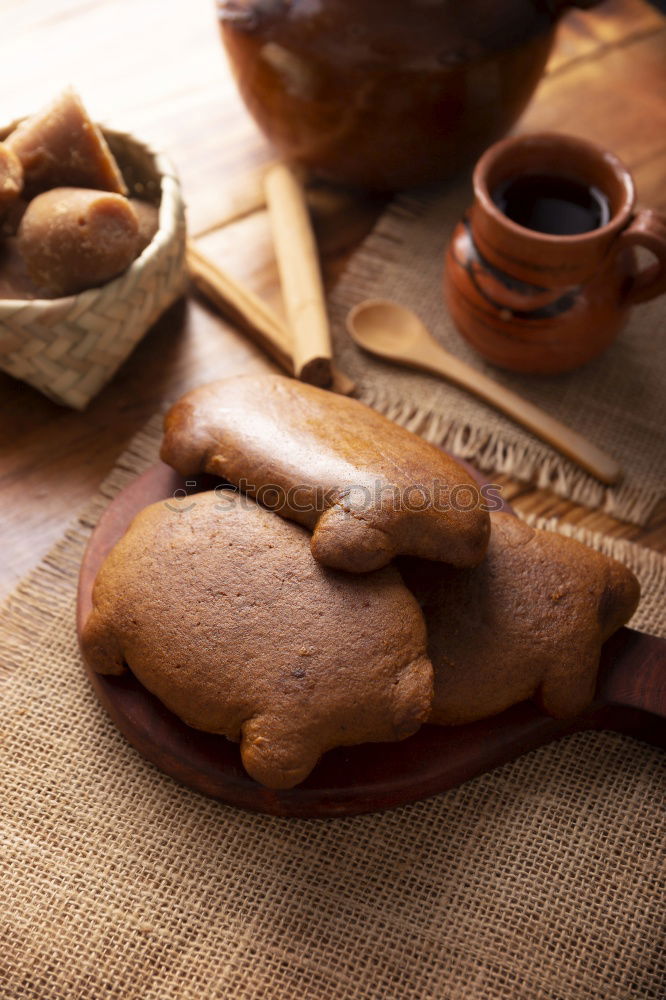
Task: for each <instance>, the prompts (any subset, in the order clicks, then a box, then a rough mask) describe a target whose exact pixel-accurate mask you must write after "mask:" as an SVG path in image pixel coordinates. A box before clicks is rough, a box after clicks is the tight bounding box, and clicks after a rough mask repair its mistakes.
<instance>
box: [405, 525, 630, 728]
mask: <svg viewBox="0 0 666 1000" xmlns="http://www.w3.org/2000/svg"><path fill="white" fill-rule="evenodd" d="M491 523H492V531H491V535H490V545H489V547H488V554H487V556H486V558H485V560H484V561H483V562H482V563H481V565H480V566H477V567H476V568H475V569H471V570H461V569H458V570H457V569H453V568H451V567H448V566H438V565H435V564H433V563H426V562H421V561H417V560H403V561H402V562H401V565H400V568H401V571H402V573H403V578H404V579H405V582H406V583H407V584H408V586H409V587H410V589H411V590H412V592H413V593H414V594H415V595H416V597H417V599H418V600H419V603H420V604H421V606H422V609H423V613H424V615H425V619H426V624H427V628H428V652H429V654H430V658H431V660H432V663H433V666H434V668H435V697H434V700H433V708H432V714H431V717H430V720H429V721H431V722H435V723H440V724H442V725H456V724H459V723H464V722H473V721H474V720H476V719H483V718H486V717H487V716H489V715H495V714H496V713H498V712H502V711H503V710H504V709H505V708H508V707H509V706H510V705H514V704H516V703H517V702H520V701H524V700H525V699H527V698H532V697H535V698H536V699H537V701H538V702H539V704H540V705H541V707H542V708H543V709H544V711H546V712H547V713H548V714H549V715H553V716H561V717H566V716H573V715H577V714H578V713H579V712H581V711H582V710H583V709H584V708H585V707H586V706H587V705H588V704H589V702H590V701H591V700H592V697H593V695H594V689H595V684H596V676H597V669H598V666H599V656H600V651H601V644H602V643H603V642H605V640H606V639H607V638H608V637H609V636H610V635H612V633H613V632H615V630H616V629H618V628H619V627H620V626H621V625H623V624H624V623H625V622H626V621H628V620H629V619H630V618H631V616H632V614H633V613H634V611H635V610H636V606H637V604H638V598H639V586H638V581H637V580H636V577H635V576H634V574H633V573H632V572H631V570H629V569H627V568H626V567H625V566H623V565H622V564H621V563H619V562H616V560H614V559H609V558H608V557H607V556H604V555H601V554H600V553H598V552H595V551H594V550H593V549H589V548H587V546H585V545H582V544H581V543H580V542H577V541H574V540H573V539H571V538H565V537H563V536H562V535H556V534H553V533H551V532H548V531H537V530H535V529H534V528H530V527H528V526H527V525H526V524H524V523H523V522H522V521H519V520H518V518H517V517H513V516H511V515H510V514H492V515H491Z"/></svg>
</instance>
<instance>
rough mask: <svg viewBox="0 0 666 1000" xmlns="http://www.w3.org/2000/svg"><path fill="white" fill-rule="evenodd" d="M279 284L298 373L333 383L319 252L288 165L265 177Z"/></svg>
mask: <svg viewBox="0 0 666 1000" xmlns="http://www.w3.org/2000/svg"><path fill="white" fill-rule="evenodd" d="M264 189H265V192H266V202H267V205H268V212H269V216H270V220H271V227H272V230H273V242H274V244H275V255H276V257H277V263H278V270H279V272H280V283H281V285H282V294H283V296H284V304H285V309H286V311H287V317H288V319H289V327H290V330H291V333H292V336H293V359H294V374H295V375H296V377H297V378H300V379H302V380H303V381H304V382H311V383H312V384H314V385H320V386H327V385H329V384H330V381H331V358H332V349H331V335H330V330H329V326H328V317H327V315H326V304H325V299H324V289H323V286H322V280H321V272H320V269H319V256H318V253H317V245H316V243H315V239H314V235H313V233H312V227H311V225H310V216H309V213H308V209H307V204H306V201H305V193H304V190H303V186H302V185H301V183H300V181H299V180H298V178H297V177H296V175H295V173H294V172H293V171H292V170H291V169H290V168H289V167H288V166H287V165H286V164H284V163H278V164H276V165H275V166H274V167H271V168H270V169H269V170H268V171H267V173H266V176H265V178H264Z"/></svg>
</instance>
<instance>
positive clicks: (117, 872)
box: [0, 421, 666, 1000]
mask: <svg viewBox="0 0 666 1000" xmlns="http://www.w3.org/2000/svg"><path fill="white" fill-rule="evenodd" d="M158 441H159V421H158V422H153V423H152V424H151V425H150V426H149V427H148V428H147V429H146V431H145V432H144V433H142V434H141V435H139V436H138V437H137V438H136V439H135V441H134V443H133V445H132V447H131V448H130V449H129V451H128V452H127V453H126V454H125V455H124V456H123V458H122V459H121V461H120V463H119V465H118V467H117V468H116V469H115V470H114V472H113V473H112V475H111V476H110V477H109V479H108V480H107V481H106V483H105V484H104V486H103V488H102V490H101V492H100V495H99V496H98V497H97V498H96V499H95V500H94V502H93V503H92V504H91V505H90V507H89V508H88V509H87V511H86V512H85V513H84V515H83V516H82V517H81V518H79V519H78V520H77V522H76V523H75V524H74V525H73V526H72V528H71V529H70V531H68V532H67V534H66V536H65V537H64V538H63V539H62V541H61V542H60V543H59V544H58V545H57V546H56V548H55V549H54V550H53V551H52V552H51V554H50V555H49V556H48V558H47V559H46V560H45V561H44V562H43V563H42V564H41V565H40V566H39V568H38V569H37V570H36V571H35V572H34V573H33V574H32V575H31V576H30V577H29V578H28V579H27V580H26V581H25V582H24V583H23V584H22V585H21V586H20V587H19V588H18V589H17V591H16V592H15V593H14V595H13V596H12V598H11V599H10V600H9V602H8V604H7V605H6V606H5V608H4V609H3V613H2V617H1V618H0V665H1V669H0V703H1V716H0V718H1V719H2V722H1V723H0V749H1V753H2V767H1V769H0V787H1V790H2V792H1V794H2V803H3V809H2V816H1V818H0V842H1V843H2V850H1V852H0V998H2V1000H102V998H105V1000H214V998H215V1000H222V998H224V1000H295V998H298V1000H379V998H382V1000H384V998H386V1000H429V998H432V1000H663V997H664V993H665V991H666V959H665V957H664V951H663V937H662V935H663V923H664V910H665V907H664V888H665V887H664V871H665V865H664V853H663V851H664V844H663V816H664V806H665V805H666V767H665V765H664V758H663V755H661V754H660V753H659V752H658V751H657V750H655V749H654V748H652V747H648V746H645V745H644V744H642V743H639V742H637V741H633V740H630V739H628V738H626V737H622V736H619V735H614V734H604V733H589V734H584V735H579V736H575V737H572V738H569V739H567V740H565V741H562V742H560V743H558V744H553V745H551V746H549V747H546V748H544V749H542V750H540V751H537V752H534V753H531V754H528V755H527V756H525V757H523V758H522V759H521V760H519V761H517V762H516V763H514V764H511V765H508V766H505V767H503V768H501V769H499V770H497V771H495V772H493V773H491V774H488V775H484V776H483V777H480V778H477V779H476V780H475V781H472V782H469V783H468V784H466V785H464V786H463V787H461V788H459V789H456V790H454V791H452V792H449V793H447V794H446V795H440V796H438V797H436V798H434V799H430V800H428V801H426V802H422V803H419V804H417V805H414V806H409V807H404V808H401V809H397V810H395V811H392V812H387V813H382V814H376V815H371V816H364V817H359V818H353V819H352V818H350V819H340V820H330V821H307V820H284V819H273V818H269V817H265V816H257V815H252V814H247V813H242V812H239V811H236V810H234V809H231V808H229V807H226V806H223V805H220V804H219V803H216V802H214V801H211V800H208V799H205V798H203V797H201V796H199V795H197V794H195V793H193V792H191V791H189V790H187V789H185V788H183V787H181V786H179V785H178V784H176V783H175V782H174V781H172V780H171V779H170V778H167V777H165V776H164V775H163V774H161V773H160V772H159V771H157V770H156V769H155V768H154V767H152V766H151V765H150V764H148V763H147V762H146V761H144V760H143V759H142V758H141V757H140V756H139V755H138V754H137V753H136V752H135V751H134V750H133V749H132V748H131V747H130V746H129V745H128V744H127V743H126V742H125V741H124V739H123V738H122V737H121V736H120V734H119V733H118V732H117V731H116V729H115V728H114V726H113V724H112V723H111V721H110V720H109V718H108V717H107V716H106V714H105V713H104V712H103V710H102V709H101V708H100V706H99V704H98V703H97V701H96V699H95V696H94V695H93V693H92V690H91V688H90V685H89V683H88V681H87V679H86V677H85V675H84V672H83V669H82V665H81V661H80V658H79V653H78V650H77V644H76V637H75V624H74V610H75V591H76V582H77V576H78V569H79V564H80V560H81V555H82V552H83V548H84V546H85V542H86V540H87V537H88V536H89V533H90V530H91V528H92V526H93V525H94V523H95V522H96V520H97V519H98V517H99V514H100V513H101V511H102V509H103V508H104V506H105V505H106V504H107V503H108V501H109V499H110V498H111V497H112V496H114V495H115V494H116V493H117V491H118V490H119V489H121V488H122V487H123V486H125V485H127V484H128V483H129V482H131V481H132V479H133V478H134V477H135V476H136V474H137V473H138V472H140V471H142V470H143V469H144V468H146V467H147V466H148V465H150V464H151V463H152V462H153V461H154V460H155V457H156V454H157V447H158ZM625 544H626V543H625ZM634 548H636V549H637V548H638V547H637V546H634ZM658 558H659V557H657V559H658ZM650 574H651V577H650V579H651V580H652V582H653V584H654V585H656V586H657V587H659V586H661V587H663V584H664V565H663V561H662V563H659V562H658V561H654V563H653V564H652V565H651V568H650ZM658 607H659V605H658V602H656V603H655V608H658ZM650 623H651V622H649V623H648V624H650ZM662 625H663V622H662Z"/></svg>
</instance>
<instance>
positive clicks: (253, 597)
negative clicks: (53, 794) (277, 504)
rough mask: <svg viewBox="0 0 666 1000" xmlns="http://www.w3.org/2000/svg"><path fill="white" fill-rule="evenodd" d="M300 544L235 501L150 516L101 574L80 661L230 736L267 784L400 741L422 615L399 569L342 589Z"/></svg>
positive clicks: (257, 510) (424, 702)
mask: <svg viewBox="0 0 666 1000" xmlns="http://www.w3.org/2000/svg"><path fill="white" fill-rule="evenodd" d="M308 542H309V539H308V535H307V532H306V531H305V530H304V529H303V528H301V527H299V526H298V525H296V524H293V523H290V522H289V521H285V520H283V519H282V518H279V517H276V516H275V515H274V514H272V513H271V512H270V511H267V510H265V509H264V508H262V507H260V506H259V505H258V504H256V503H255V502H254V501H253V500H251V499H249V498H248V497H246V496H243V495H242V494H239V493H235V492H230V491H225V492H223V493H221V492H220V491H211V492H208V493H201V494H198V495H196V496H194V497H193V498H192V505H191V507H190V508H189V509H188V510H186V511H182V512H177V511H174V510H173V508H171V507H170V505H169V503H168V502H164V503H157V504H153V505H152V506H150V507H147V508H146V509H145V510H144V511H142V512H141V513H140V514H139V515H138V516H137V517H136V518H135V520H134V521H133V522H132V524H131V526H130V528H129V530H128V532H127V533H126V534H125V536H124V537H123V538H122V539H121V540H120V541H119V542H118V544H117V545H116V546H115V548H114V549H113V550H112V551H111V553H110V555H109V556H108V557H107V559H106V561H105V562H104V564H103V566H102V568H101V570H100V572H99V574H98V577H97V580H96V582H95V587H94V592H93V611H92V612H91V614H90V617H89V618H88V621H87V623H86V625H85V627H84V630H83V634H82V639H81V644H82V650H83V654H84V656H85V658H86V660H87V661H88V662H89V664H90V665H91V667H92V668H93V669H94V670H96V671H98V672H100V673H110V674H118V673H121V672H122V671H123V669H124V667H125V664H127V665H128V666H129V667H130V668H131V670H132V671H133V673H134V674H135V676H136V677H137V678H138V679H139V680H140V681H141V683H142V684H144V685H145V687H147V688H148V689H149V690H150V691H152V692H153V693H154V694H155V695H156V696H157V697H158V698H159V699H160V700H161V701H162V702H163V703H164V704H165V705H166V706H167V707H168V708H169V709H170V710H171V711H172V712H175V713H176V715H178V716H180V718H181V719H183V720H184V721H185V722H186V723H188V724H189V725H190V726H193V727H195V728H196V729H201V730H205V731H206V732H212V733H220V734H224V735H225V736H227V737H228V738H229V739H231V740H235V741H238V740H240V744H241V747H240V749H241V755H242V759H243V763H244V765H245V768H246V769H247V771H248V773H249V774H250V775H251V776H252V777H253V778H255V779H256V780H257V781H259V782H261V783H262V784H264V785H267V786H269V787H271V788H291V787H292V786H293V785H296V784H298V782H300V781H303V779H304V778H306V777H307V775H308V774H309V773H310V771H311V770H312V768H313V767H314V765H315V764H316V762H317V760H318V759H319V757H320V755H321V754H322V753H323V752H324V751H326V750H328V749H330V748H332V747H336V746H347V745H351V744H355V743H363V742H368V741H369V742H382V741H387V740H399V739H402V738H404V737H406V736H409V735H410V734H411V733H413V732H414V731H415V730H416V729H417V728H418V727H419V725H420V724H421V722H422V721H423V720H424V719H425V717H426V716H427V715H428V713H429V711H430V705H431V701H432V667H431V664H430V661H429V659H428V657H427V655H426V651H425V648H426V634H425V625H424V622H423V617H422V614H421V612H420V610H419V607H418V604H417V603H416V601H415V599H414V598H413V597H412V595H411V594H410V593H409V591H408V590H407V588H406V587H405V585H404V584H403V582H402V580H401V578H400V574H399V573H398V571H397V570H396V569H395V568H394V567H387V568H385V569H382V570H379V571H377V572H375V573H372V574H369V575H367V576H364V577H361V578H358V577H350V576H349V575H347V574H343V573H338V572H336V571H334V570H329V569H326V568H324V567H322V566H320V565H319V564H318V563H316V562H315V561H314V559H312V557H311V555H310V549H309V544H308Z"/></svg>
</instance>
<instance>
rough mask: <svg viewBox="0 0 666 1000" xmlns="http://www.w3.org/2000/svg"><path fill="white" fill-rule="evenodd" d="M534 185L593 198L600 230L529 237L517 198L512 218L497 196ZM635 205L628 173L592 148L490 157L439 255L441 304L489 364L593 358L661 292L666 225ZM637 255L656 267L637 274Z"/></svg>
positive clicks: (509, 144) (529, 143) (512, 151)
mask: <svg viewBox="0 0 666 1000" xmlns="http://www.w3.org/2000/svg"><path fill="white" fill-rule="evenodd" d="M542 182H545V183H546V184H548V183H555V184H556V185H560V187H561V185H562V184H563V185H565V187H564V188H563V189H562V190H567V187H566V186H567V185H569V187H571V185H574V186H575V188H572V190H573V189H575V190H576V191H580V190H583V191H586V192H590V193H591V194H590V197H592V194H594V196H595V197H596V198H597V199H598V202H599V206H600V208H599V212H600V215H599V219H598V224H597V225H596V226H595V227H594V228H590V229H588V230H587V231H583V232H574V233H573V234H568V233H566V232H565V234H564V235H559V234H558V232H561V229H560V230H557V227H555V229H556V231H555V232H553V231H552V229H551V231H550V232H544V231H539V230H538V229H534V228H528V227H527V226H526V225H523V224H520V223H519V222H516V221H514V219H515V217H516V216H517V217H518V218H521V221H524V218H523V209H525V205H526V199H524V200H523V202H522V204H521V202H520V201H518V202H517V203H515V204H513V211H512V213H511V214H513V215H514V218H513V219H512V218H509V215H508V214H506V212H508V211H509V209H508V208H507V206H506V203H504V202H503V201H502V197H500V196H499V195H498V192H502V191H506V190H508V189H509V187H510V185H513V186H514V187H513V189H514V191H517V192H519V193H520V192H521V191H522V192H527V193H529V191H530V185H532V193H534V190H536V191H537V193H538V191H539V187H538V185H539V184H540V183H542ZM521 185H522V186H521ZM550 204H551V206H552V205H553V203H552V202H551V203H550ZM634 204H635V192H634V183H633V180H632V177H631V174H630V173H629V171H628V170H627V168H626V167H625V166H624V165H623V164H622V163H621V161H620V160H619V159H618V158H617V157H616V156H614V155H613V154H612V153H609V152H607V151H606V150H604V149H602V148H600V147H598V146H596V145H594V144H593V143H590V142H587V141H585V140H583V139H577V138H574V137H573V136H568V135H559V134H556V133H540V134H536V135H524V136H517V137H514V138H510V139H505V140H503V141H502V142H498V143H496V144H495V145H494V146H491V147H490V149H488V150H487V151H486V153H484V155H483V156H482V157H481V159H480V160H479V162H478V163H477V165H476V168H475V170H474V203H473V205H472V206H471V208H470V210H469V212H468V214H467V215H466V216H465V217H464V218H463V219H462V221H461V222H460V223H459V224H458V226H457V227H456V229H455V231H454V234H453V237H452V240H451V243H450V244H449V247H448V250H447V254H446V264H445V278H444V284H445V297H446V302H447V305H448V309H449V311H450V313H451V316H452V318H453V320H454V322H455V324H456V326H457V327H458V329H459V331H460V332H461V333H462V335H463V336H464V337H465V338H466V339H467V340H468V341H469V343H470V344H471V345H472V347H474V348H475V349H476V350H477V351H478V352H479V353H480V354H482V355H483V357H485V358H487V359H488V361H491V362H493V363H494V364H497V365H499V366H501V367H503V368H508V369H511V370H512V371H519V372H531V373H541V374H553V373H557V372H566V371H570V370H572V369H574V368H577V367H578V366H579V365H583V364H585V363H586V362H588V361H590V360H591V359H592V358H595V357H597V356H598V355H599V354H601V353H602V352H603V351H604V350H605V349H606V348H607V347H608V346H609V345H610V344H611V343H612V341H613V340H614V338H615V337H616V336H617V334H618V332H619V331H620V329H621V327H622V325H623V323H624V322H625V320H626V318H627V313H628V311H629V309H630V308H631V306H633V305H635V304H636V303H638V302H645V301H646V300H647V299H651V298H654V297H655V296H657V295H660V294H661V293H663V292H666V217H665V216H663V215H660V214H659V213H657V212H653V211H649V210H645V209H642V210H640V211H635V209H634ZM500 206H502V207H500ZM555 206H556V210H559V209H558V206H559V208H561V207H562V206H561V203H559V202H556V203H555ZM516 209H517V210H516ZM525 210H526V209H525ZM530 218H531V217H530ZM551 221H552V220H551ZM560 221H561V217H560ZM564 228H565V229H566V227H564ZM635 247H643V248H646V249H647V250H649V251H651V253H652V255H653V256H654V258H655V259H654V260H653V262H652V263H651V264H650V265H648V266H647V267H645V268H644V269H642V270H641V269H639V267H638V263H637V261H636V258H635V253H634V248H635Z"/></svg>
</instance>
